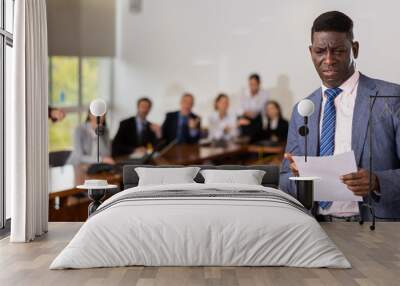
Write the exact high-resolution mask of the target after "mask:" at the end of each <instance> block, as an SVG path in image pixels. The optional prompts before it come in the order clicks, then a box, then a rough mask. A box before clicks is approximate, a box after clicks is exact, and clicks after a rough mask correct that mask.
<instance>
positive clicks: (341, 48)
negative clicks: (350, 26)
mask: <svg viewBox="0 0 400 286" xmlns="http://www.w3.org/2000/svg"><path fill="white" fill-rule="evenodd" d="M358 47H359V45H358V42H352V41H351V40H350V39H349V38H348V36H347V34H346V33H340V32H329V31H326V32H325V31H323V32H314V35H313V43H312V45H311V46H310V47H309V50H310V53H311V58H312V61H313V63H314V66H315V69H316V70H317V72H318V75H319V77H320V78H321V80H322V82H323V83H324V85H325V86H326V87H329V88H332V87H338V86H340V85H341V84H342V83H343V82H345V81H346V80H347V79H348V78H349V77H350V76H351V75H352V74H353V73H354V69H355V62H354V59H356V58H357V56H358Z"/></svg>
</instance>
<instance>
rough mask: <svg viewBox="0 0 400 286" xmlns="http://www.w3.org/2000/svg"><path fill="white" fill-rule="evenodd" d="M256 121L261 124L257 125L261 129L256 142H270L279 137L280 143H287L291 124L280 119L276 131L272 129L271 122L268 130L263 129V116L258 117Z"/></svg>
mask: <svg viewBox="0 0 400 286" xmlns="http://www.w3.org/2000/svg"><path fill="white" fill-rule="evenodd" d="M256 120H258V121H259V123H257V126H258V127H260V129H259V130H257V132H256V134H255V136H254V141H260V140H270V139H271V138H272V137H273V136H276V137H278V139H279V142H285V141H286V139H287V134H288V129H289V123H288V122H287V120H285V119H283V118H280V119H279V121H278V126H277V127H276V129H271V122H268V125H267V126H266V128H262V117H261V115H259V116H257V117H256Z"/></svg>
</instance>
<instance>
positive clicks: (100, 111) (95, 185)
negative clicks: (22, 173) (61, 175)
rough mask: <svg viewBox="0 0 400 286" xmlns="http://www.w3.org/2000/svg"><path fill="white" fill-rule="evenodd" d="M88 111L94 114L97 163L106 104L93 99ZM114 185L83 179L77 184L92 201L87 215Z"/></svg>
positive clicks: (93, 210)
mask: <svg viewBox="0 0 400 286" xmlns="http://www.w3.org/2000/svg"><path fill="white" fill-rule="evenodd" d="M89 110H90V113H91V114H92V115H94V116H96V130H95V132H96V135H97V163H100V136H102V135H103V134H104V126H103V125H102V124H100V123H101V122H100V119H101V117H102V116H103V115H104V114H105V113H106V111H107V105H106V103H105V101H104V100H102V99H95V100H93V101H92V102H91V103H90V107H89ZM116 187H117V186H116V185H109V184H108V182H107V180H98V179H96V180H93V179H89V180H85V183H84V184H83V185H80V186H78V187H77V188H78V189H85V190H87V191H88V197H89V199H90V200H91V201H92V202H91V203H90V205H89V207H88V214H89V216H90V215H92V214H93V213H94V212H95V211H96V210H97V208H98V207H99V206H100V204H101V200H102V199H103V198H104V197H105V195H106V191H107V190H108V189H115V188H116Z"/></svg>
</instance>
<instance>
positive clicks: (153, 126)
mask: <svg viewBox="0 0 400 286" xmlns="http://www.w3.org/2000/svg"><path fill="white" fill-rule="evenodd" d="M150 129H151V131H153V132H154V134H156V136H157V138H161V127H160V125H158V124H154V123H151V124H150Z"/></svg>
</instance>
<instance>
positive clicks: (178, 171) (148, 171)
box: [135, 167, 200, 186]
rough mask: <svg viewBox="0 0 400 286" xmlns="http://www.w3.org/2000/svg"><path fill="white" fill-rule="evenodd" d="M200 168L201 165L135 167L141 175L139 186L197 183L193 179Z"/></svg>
mask: <svg viewBox="0 0 400 286" xmlns="http://www.w3.org/2000/svg"><path fill="white" fill-rule="evenodd" d="M199 170H200V168H199V167H182V168H146V167H137V168H135V171H136V173H137V174H138V176H139V183H138V186H149V185H167V184H169V185H170V184H187V183H195V181H194V180H193V179H194V178H195V177H196V175H197V173H198V172H199Z"/></svg>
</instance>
